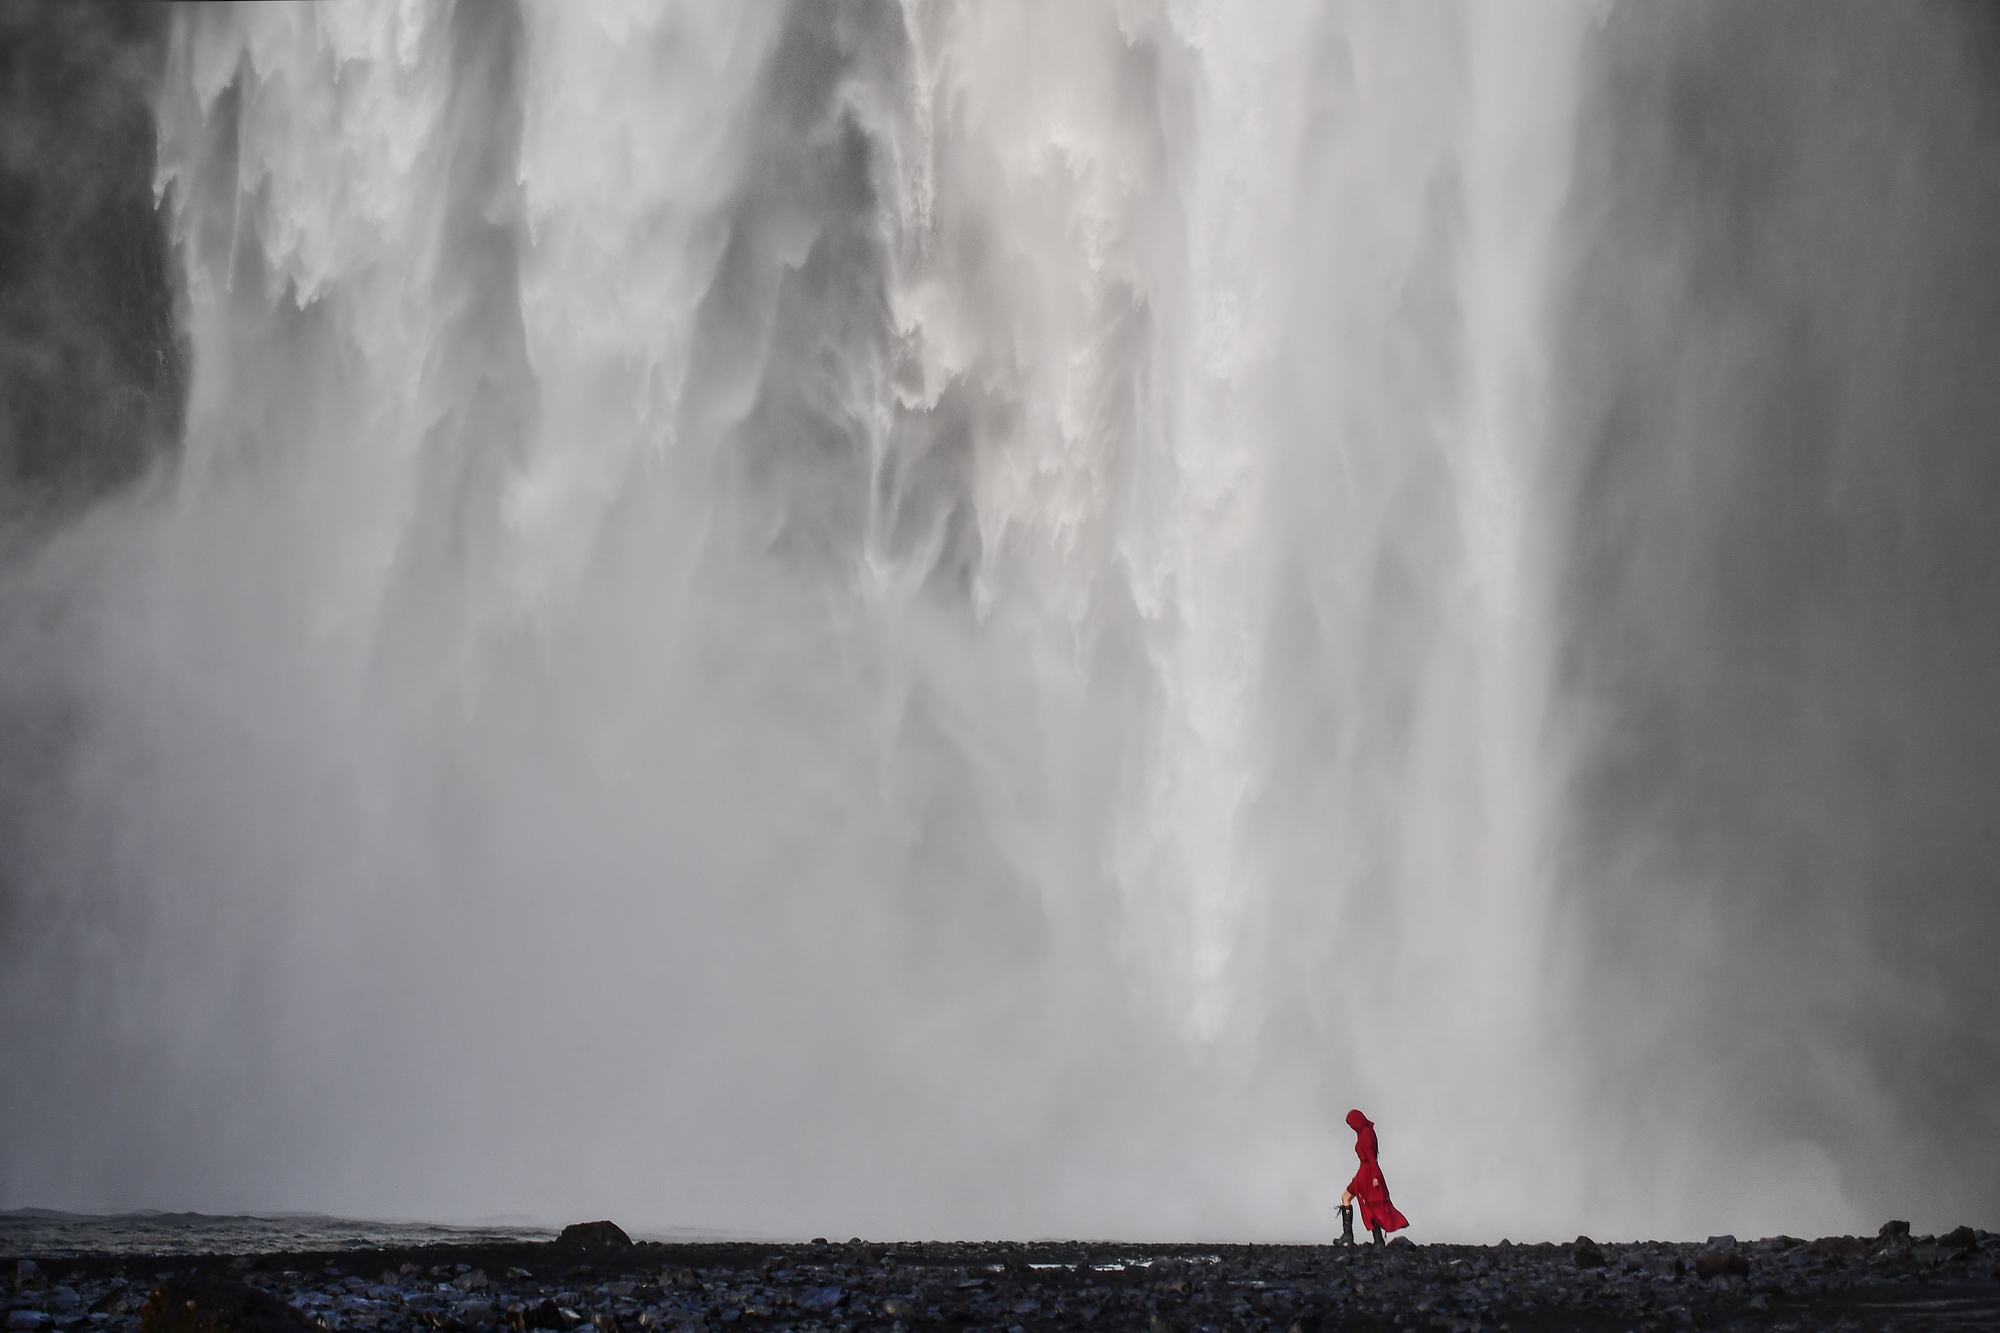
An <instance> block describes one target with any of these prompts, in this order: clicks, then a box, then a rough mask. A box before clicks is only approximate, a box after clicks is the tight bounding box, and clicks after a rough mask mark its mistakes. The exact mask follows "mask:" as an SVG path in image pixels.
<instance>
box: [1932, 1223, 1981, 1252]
mask: <svg viewBox="0 0 2000 1333" xmlns="http://www.w3.org/2000/svg"><path fill="white" fill-rule="evenodd" d="M1938 1244H1940V1245H1942V1246H1944V1247H1945V1248H1946V1249H1948V1250H1961V1251H1963V1250H1976V1249H1978V1248H1979V1235H1978V1233H1977V1232H1975V1231H1974V1230H1973V1229H1972V1228H1971V1227H1954V1228H1952V1229H1951V1230H1950V1231H1947V1232H1945V1233H1944V1234H1943V1235H1942V1236H1939V1237H1938Z"/></svg>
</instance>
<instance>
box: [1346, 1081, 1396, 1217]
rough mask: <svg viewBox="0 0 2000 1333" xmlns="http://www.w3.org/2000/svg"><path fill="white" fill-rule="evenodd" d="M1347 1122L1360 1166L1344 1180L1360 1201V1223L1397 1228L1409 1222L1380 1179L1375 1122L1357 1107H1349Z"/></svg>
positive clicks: (1380, 1169)
mask: <svg viewBox="0 0 2000 1333" xmlns="http://www.w3.org/2000/svg"><path fill="white" fill-rule="evenodd" d="M1347 1124H1348V1126H1349V1128H1351V1129H1353V1131H1354V1155H1355V1156H1356V1157H1359V1158H1360V1159H1361V1169H1360V1170H1359V1171H1356V1172H1355V1173H1354V1179H1353V1180H1350V1181H1349V1182H1347V1192H1348V1193H1349V1194H1352V1195H1353V1196H1354V1198H1355V1200H1356V1201H1357V1202H1358V1203H1360V1205H1361V1225H1362V1226H1364V1227H1368V1228H1370V1229H1373V1228H1375V1227H1381V1228H1382V1229H1383V1230H1384V1231H1401V1230H1402V1229H1403V1228H1404V1227H1406V1226H1408V1225H1410V1219H1409V1218H1407V1217H1404V1216H1403V1215H1402V1214H1401V1213H1399V1212H1397V1211H1396V1205H1395V1204H1393V1203H1391V1202H1389V1186H1388V1184H1387V1182H1385V1181H1384V1180H1383V1179H1382V1168H1381V1167H1380V1166H1377V1165H1376V1164H1375V1152H1376V1147H1375V1122H1374V1121H1372V1120H1370V1119H1369V1118H1368V1117H1367V1116H1365V1115H1363V1114H1361V1112H1359V1111H1349V1112H1348V1113H1347Z"/></svg>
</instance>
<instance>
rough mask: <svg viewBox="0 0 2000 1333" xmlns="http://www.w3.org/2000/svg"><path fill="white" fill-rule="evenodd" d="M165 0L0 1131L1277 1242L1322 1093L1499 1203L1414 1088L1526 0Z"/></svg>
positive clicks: (1427, 1083) (1487, 1138)
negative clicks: (138, 391)
mask: <svg viewBox="0 0 2000 1333" xmlns="http://www.w3.org/2000/svg"><path fill="white" fill-rule="evenodd" d="M177 22H178V27H177V31H176V36H175V42H174V55H173V65H172V75H171V78H170V81H169V88H168V91H167V93H166V95H165V97H164V99H163V103H162V107H161V113H160V115H161V136H162V139H161V143H162V164H163V165H162V188H163V189H167V190H169V191H170V192H171V194H170V198H171V203H172V208H173V210H174V217H175V219H176V222H175V225H176V228H177V234H178V236H179V238H180V244H181V256H182V259H183V262H184V263H185V266H186V284H187V298H186V312H185V324H186V328H187V331H188V333H189V335H190V337H191V339H192V345H193V352H194V366H195V378H194V389H193V398H192V403H191V407H190V424H189V428H188V442H187V450H186V455H185V460H184V462H183V464H182V465H181V467H180V469H179V470H178V472H177V473H176V474H175V475H174V476H172V477H171V478H168V479H165V480H163V481H162V482H161V484H160V485H159V486H158V487H156V488H155V489H154V490H153V491H151V492H149V493H147V494H145V495H143V496H141V497H139V498H137V499H135V500H133V501H132V502H130V503H128V504H124V505H122V506H120V507H118V508H116V509H114V510H111V511H108V512H106V513H104V514H102V515H100V516H99V517H97V518H96V519H94V520H93V522H92V524H91V525H90V526H88V527H87V528H86V529H85V530H82V531H79V532H76V533H73V534H70V535H69V537H68V538H66V540H65V542H64V543H63V544H62V546H61V547H60V549H58V550H56V551H55V552H54V553H52V554H51V555H49V556H48V557H47V558H46V559H45V560H44V562H43V565H44V566H45V567H44V568H43V569H41V570H40V571H38V573H37V577H38V578H39V579H41V580H43V581H44V582H45V583H48V584H50V585H52V586H53V585H56V584H60V585H62V586H63V587H66V588H69V587H86V588H88V589H89V590H90V596H89V598H87V599H85V600H86V602H87V604H88V605H90V606H91V607H93V608H94V610H93V612H92V614H90V615H88V616H86V617H84V618H83V621H82V623H81V624H80V625H79V626H78V627H75V628H73V629H72V630H71V631H69V633H71V635H72V636H73V637H72V639H70V640H65V645H64V647H63V648H62V650H61V652H60V653H59V652H57V650H56V649H54V648H51V649H49V650H48V662H47V664H46V670H47V672H48V674H49V676H50V678H51V685H50V688H51V689H55V688H57V687H58V685H60V688H61V689H64V690H68V691H71V692H73V693H74V695H75V697H77V698H78V699H80V700H81V701H82V702H81V704H80V705H79V707H80V708H81V709H82V710H83V712H84V713H85V714H87V715H88V716H89V717H90V718H91V719H92V725H91V726H90V728H89V729H88V731H87V732H86V733H85V734H84V736H83V738H82V739H81V740H80V741H79V742H78V743H77V746H76V755H77V758H76V760H75V762H74V764H73V766H72V768H71V769H70V770H69V771H68V773H67V777H66V781H67V783H68V787H67V791H68V800H69V805H68V807H66V808H67V809H68V811H69V814H68V816H67V818H66V820H65V821H64V822H62V823H61V824H60V826H52V827H51V828H50V829H49V830H48V831H47V833H46V835H45V837H44V839H43V842H42V843H41V844H40V845H38V846H37V847H36V848H35V849H34V853H35V856H36V857H37V858H39V859H38V862H37V864H38V865H40V866H42V867H43V870H42V872H41V873H40V874H39V877H38V878H37V879H36V881H35V882H36V883H37V884H39V885H41V886H42V887H41V889H40V890H38V891H39V892H41V893H42V894H43V897H44V900H45V901H44V902H43V904H42V905H43V907H44V909H45V911H46V913H47V915H48V917H49V919H51V920H77V919H81V918H82V917H84V916H89V918H90V919H91V920H92V921H93V922H95V923H96V924H95V925H94V926H93V927H92V929H91V930H90V931H83V930H77V931H72V932H71V933H70V934H67V935H64V934H61V933H60V932H55V931H51V933H50V934H49V936H48V938H47V940H46V941H45V942H44V943H45V947H44V949H43V951H42V954H41V958H42V965H41V966H39V967H37V968H35V969H30V970H29V971H28V973H27V974H26V979H24V980H19V981H17V982H16V983H14V984H15V990H14V991H13V992H11V993H12V994H13V996H14V997H15V998H14V1001H13V1002H14V1003H15V1004H19V1005H34V1006H38V1008H37V1012H48V1013H58V1012H60V1013H68V1014H71V1015H74V1016H75V1018H74V1021H75V1022H76V1023H78V1024H82V1023H85V1022H89V1023H92V1024H97V1025H104V1026H106V1027H107V1028H108V1029H110V1030H115V1031H117V1032H119V1033H121V1034H122V1037H121V1042H122V1044H121V1046H120V1052H119V1054H118V1056H117V1058H116V1059H115V1060H112V1061H110V1062H109V1065H108V1066H97V1065H93V1066H92V1067H88V1068H86V1067H83V1066H82V1065H81V1064H80V1063H79V1062H77V1061H75V1060H74V1059H65V1058H64V1057H63V1056H62V1054H61V1048H60V1043H59V1042H53V1043H52V1044H51V1045H50V1046H49V1048H48V1050H47V1051H45V1052H44V1053H43V1054H42V1055H40V1056H38V1057H37V1060H38V1061H39V1063H38V1064H37V1066H36V1070H37V1077H38V1080H39V1082H38V1084H37V1086H38V1087H40V1088H42V1089H45V1090H47V1091H49V1092H51V1093H52V1094H54V1097H53V1099H52V1100H51V1102H50V1103H49V1105H51V1106H69V1107H86V1108H89V1109H87V1110H86V1111H84V1112H82V1113H81V1114H75V1115H70V1114H64V1115H61V1116H58V1115H57V1114H55V1113H54V1112H53V1111H51V1112H48V1113H44V1114H41V1115H40V1116H39V1117H38V1116H36V1115H34V1114H31V1113H30V1112H29V1111H25V1110H23V1111H21V1112H20V1113H19V1114H17V1115H15V1116H14V1122H15V1123H19V1124H24V1125H27V1126H29V1132H30V1133H31V1134H32V1135H33V1136H34V1142H35V1143H36V1145H37V1150H36V1152H35V1153H34V1154H33V1155H32V1156H19V1155H11V1156H10V1157H9V1159H8V1161H7V1171H8V1173H9V1174H8V1175H7V1177H6V1178H5V1180H4V1181H0V1185H4V1187H5V1192H6V1193H7V1195H8V1196H9V1197H12V1196H16V1195H19V1196H23V1197H25V1196H27V1195H30V1194H32V1195H34V1196H35V1198H36V1199H37V1201H43V1202H57V1203H88V1204H96V1205H102V1204H111V1205H137V1204H149V1203H173V1204H178V1205H185V1206H196V1207H225V1206H227V1207H258V1206H264V1207H270V1206H311V1207H316V1208H323V1209H330V1210H336V1211H344V1212H350V1213H372V1214H377V1215H380V1214H400V1215H405V1216H409V1215H422V1216H427V1217H432V1218H450V1217H465V1216H477V1215H483V1214H492V1213H496V1212H514V1213H520V1212H530V1213H535V1214H538V1215H542V1216H545V1217H550V1218H556V1219H561V1218H565V1217H567V1216H568V1215H569V1214H571V1213H573V1212H578V1211H579V1210H581V1211H587V1212H590V1213H592V1214H593V1215H596V1214H599V1213H604V1212H611V1213H616V1214H619V1215H621V1216H624V1217H627V1218H629V1219H631V1220H633V1221H635V1222H639V1223H646V1222H652V1223H655V1224H660V1225H670V1224H671V1225H711V1226H721V1227H740V1228H751V1229H766V1230H772V1231H778V1232H785V1233H801V1234H809V1233H810V1232H812V1231H815V1230H825V1231H829V1232H831V1231H839V1232H841V1233H842V1234H845V1233H846V1232H847V1231H850V1230H852V1231H866V1232H871V1233H873V1234H919V1233H936V1232H957V1233H986V1234H992V1233H996V1232H997V1233H1002V1234H1005V1233H1009V1232H1039V1233H1067V1234H1125V1235H1145V1234H1160V1233H1179V1234H1186V1233H1190V1232H1201V1233H1208V1234H1216V1233H1228V1234H1237V1235H1252V1236H1265V1235H1289V1236H1311V1235H1323V1234H1326V1233H1327V1232H1328V1230H1329V1229H1330V1228H1331V1226H1332V1218H1333V1203H1334V1200H1335V1198H1336V1197H1337V1195H1338V1184H1339V1182H1340V1181H1341V1180H1342V1179H1343V1178H1344V1176H1345V1174H1346V1171H1345V1168H1346V1166H1348V1165H1351V1159H1350V1158H1349V1157H1348V1142H1347V1135H1346V1133H1345V1130H1344V1127H1342V1126H1341V1124H1340V1113H1341V1112H1342V1111H1344V1110H1345V1108H1346V1107H1347V1106H1348V1105H1350V1104H1362V1105H1365V1106H1368V1107H1369V1108H1370V1109H1371V1112H1372V1113H1375V1114H1376V1115H1377V1117H1378V1119H1381V1120H1383V1121H1384V1123H1385V1126H1393V1127H1394V1128H1393V1129H1385V1134H1386V1135H1387V1136H1388V1140H1389V1142H1390V1143H1391V1145H1392V1148H1393V1150H1394V1153H1395V1160H1396V1162H1397V1169H1398V1172H1399V1175H1398V1183H1399V1197H1402V1198H1406V1199H1407V1201H1408V1202H1407V1204H1406V1210H1407V1211H1409V1212H1411V1213H1412V1214H1413V1215H1415V1216H1417V1217H1419V1218H1421V1219H1423V1220H1424V1223H1425V1225H1426V1228H1427V1230H1429V1232H1430V1234H1432V1235H1434V1236H1435V1235H1442V1234H1459V1235H1480V1234H1485V1233H1486V1232H1488V1231H1491V1230H1497V1229H1498V1228H1499V1227H1500V1226H1501V1225H1502V1221H1501V1219H1502V1218H1503V1217H1504V1218H1506V1219H1509V1220H1508V1222H1507V1223H1506V1225H1508V1226H1510V1227H1512V1228H1513V1229H1515V1234H1520V1230H1521V1229H1522V1228H1524V1227H1531V1226H1533V1225H1534V1223H1535V1218H1536V1217H1537V1216H1539V1217H1542V1218H1545V1219H1547V1220H1548V1223H1549V1224H1550V1225H1553V1226H1561V1225H1564V1224H1565V1223H1566V1222H1567V1221H1568V1219H1569V1216H1570V1215H1569V1214H1567V1213H1565V1212H1564V1207H1565V1204H1566V1202H1567V1201H1568V1200H1569V1198H1570V1197H1571V1196H1570V1194H1569V1193H1568V1191H1569V1190H1570V1188H1571V1186H1572V1185H1573V1183H1574V1182H1573V1181H1571V1180H1568V1179H1566V1178H1562V1177H1561V1175H1560V1172H1561V1168H1559V1167H1552V1166H1551V1165H1550V1164H1549V1162H1548V1161H1541V1162H1536V1161H1535V1160H1534V1158H1535V1156H1536V1152H1535V1150H1536V1149H1537V1148H1538V1147H1543V1148H1548V1149H1550V1151H1551V1153H1553V1149H1554V1144H1555V1142H1556V1136H1557V1135H1559V1134H1560V1133H1561V1132H1562V1124H1563V1123H1564V1121H1563V1109H1564V1108H1562V1107H1560V1106H1558V1107H1556V1108H1554V1110H1553V1111H1552V1110H1551V1108H1550V1107H1549V1106H1548V1105H1546V1104H1544V1103H1539V1102H1537V1103H1531V1102H1529V1101H1527V1100H1526V1099H1525V1098H1522V1097H1516V1098H1513V1099H1512V1100H1511V1101H1509V1100H1507V1099H1504V1098H1503V1099H1495V1098H1492V1097H1490V1096H1487V1095H1486V1094H1490V1093H1493V1092H1496V1091H1513V1090H1520V1089H1524V1088H1525V1087H1527V1086H1529V1085H1530V1084H1532V1085H1533V1086H1534V1087H1535V1088H1537V1089H1538V1090H1539V1093H1538V1095H1541V1096H1548V1095H1556V1096H1559V1095H1560V1091H1559V1090H1560V1089H1561V1088H1562V1087H1563V1086H1564V1083H1563V1069H1562V1066H1561V1064H1560V1062H1559V1060H1558V1058H1557V1055H1556V1054H1555V1051H1556V1047H1555V1045H1554V1043H1551V1042H1548V1041H1545V1040H1544V1039H1543V1037H1541V1036H1540V1035H1538V1034H1539V1031H1540V1028H1541V1019H1542V1007H1543V1005H1544V1004H1545V1002H1546V1001H1547V1000H1548V998H1549V994H1548V991H1547V989H1546V988H1545V986H1544V985H1543V978H1544V977H1545V976H1546V975H1547V974H1548V969H1549V967H1550V966H1552V964H1548V963H1546V962H1545V960H1544V959H1543V958H1542V956H1541V950H1542V948H1543V940H1544V931H1545V927H1546V924H1547V920H1548V904H1547V896H1546V892H1545V885H1544V879H1545V875H1546V869H1545V866H1544V863H1543V860H1542V856H1543V852H1544V850H1545V849H1544V847H1543V845H1542V839H1543V836H1544V828H1545V825H1546V822H1547V811H1546V810H1545V808H1544V805H1545V802H1546V801H1547V800H1548V799H1549V794H1550V792H1551V791H1552V790H1553V789H1554V786H1555V784H1556V782H1557V780H1558V777H1559V769H1560V758H1561V756H1560V749H1559V747H1558V746H1556V745H1555V744H1554V742H1553V740H1552V738H1551V737H1550V736H1549V735H1548V733H1547V727H1546V725H1545V713H1544V703H1545V696H1546V693H1547V689H1548V682H1547V665H1546V660H1545V659H1546V655H1547V652H1548V633H1549V632H1548V629H1547V615H1546V608H1545V606H1544V598H1545V596H1546V591H1545V590H1546V587H1547V576H1546V573H1545V570H1544V553H1543V552H1542V551H1541V550H1540V549H1539V548H1538V546H1537V544H1536V542H1535V539H1534V535H1535V533H1536V531H1537V530H1538V524H1537V518H1538V516H1537V514H1536V511H1535V499H1536V478H1537V469H1538V466H1539V463H1540V450H1541V448H1542V439H1541V431H1542V423H1543V418H1544V399H1545V395H1546V374H1547V370H1546V366H1545V365H1544V362H1543V356H1544V351H1543V349H1544V345H1545V338H1544V330H1543V327H1542V325H1543V319H1544V309H1543V306H1544V301H1545V293H1546V291H1547V290H1548V287H1549V284H1550V267H1551V264H1550V253H1549V249H1550V238H1551V236H1552V235H1553V232H1554V227H1555V221H1556V217H1557V214H1558V211H1559V209H1560V207H1561V205H1562V202H1563V199H1564V194H1565V190H1566V188H1567V168H1568V153H1569V145H1570V139H1571V129H1570V122H1571V120H1572V119H1573V107H1572V100H1573V87H1574V83H1575V78H1574V69H1573V66H1574V63H1575V60H1576V42H1577V39H1578V36H1579V34H1580V31H1581V28H1582V25H1583V22H1584V20H1583V17H1582V14H1581V11H1580V10H1576V9H1572V8H1571V7H1568V6H1562V5H1554V4H1552V5H1549V6H1546V7H1539V6H1537V7H1531V8H1519V7H1512V6H1510V7H1509V8H1508V9H1507V10H1506V11H1505V16H1504V18H1503V17H1502V15H1501V13H1500V11H1499V10H1497V9H1496V8H1470V7H1467V6H1463V5H1458V4H1434V3H1411V4H1398V5H1394V6H1383V5H1372V4H1371V5H1352V6H1349V5H1341V4H1307V3H1303V2H1294V0H1263V2H1262V3H1258V4H1255V5H1245V4H1242V3H1235V2H1231V3H1221V2H1220V0H1216V2H1214V3H1196V2H1195V0H1185V2H1175V0H1161V2H1160V3H1150V4H1148V3H1138V2H1136V0H1134V2H1120V0H1090V2H1084V0H1077V2H1074V3H1064V4H1018V5H1017V4H971V3H966V4H948V3H937V4H928V3H921V2H920V0H906V2H905V3H904V4H903V5H902V6H901V7H900V8H898V7H896V6H894V5H892V4H888V3H868V2H867V0H852V2H851V3H848V2H843V3H827V4H819V3H800V4H797V5H793V6H784V5H780V4H776V3H757V4H747V5H746V4H739V3H719V2H718V3H693V2H686V3H668V2H667V0H658V2H657V3H641V2H640V0H625V2H623V3H612V2H610V0H607V2H606V3H599V4H583V3H571V2H570V0H564V2H563V3H553V2H552V3H548V4H542V5H530V6H526V7H524V8H516V7H515V6H514V5H512V4H470V3H459V4H457V5H452V4H448V3H433V4H422V3H378V4H356V5H343V6H292V5H262V6H246V7H241V8H232V9H228V10H206V9H204V10H188V11H183V12H181V13H180V14H179V15H178V19H177ZM73 662H81V663H82V668H81V670H80V671H76V672H71V671H69V670H68V669H67V667H66V666H65V665H63V664H66V663H73ZM58 678H59V679H58ZM85 884H88V885H90V886H91V887H90V889H89V892H91V893H92V894H97V895H100V896H101V897H102V899H103V901H102V902H100V903H98V904H97V905H96V906H94V907H93V908H92V909H91V913H79V912H78V911H77V910H76V909H75V907H74V905H73V904H71V905H70V906H67V907H66V906H65V902H66V901H67V900H65V899H64V897H63V895H65V894H76V893H82V892H84V889H83V888H82V887H80V886H82V885H85ZM111 960H115V966H114V965H113V961H111ZM23 997H25V998H23ZM113 1080H116V1086H118V1087H119V1088H121V1089H122V1090H123V1091H122V1095H121V1096H119V1097H117V1098H115V1099H113V1098H108V1097H106V1096H105V1093H106V1090H107V1089H108V1088H110V1087H111V1086H113V1082H112V1081H113ZM1551 1089H1554V1090H1556V1091H1555V1093H1553V1094H1551V1092H1550V1090H1551ZM11 1113H12V1112H11V1111H10V1114H11ZM105 1144H113V1145H117V1146H116V1148H115V1150H112V1151H106V1150H105V1148H104V1145H105ZM1503 1146H1505V1147H1506V1151H1504V1152H1503V1151H1501V1149H1502V1147H1503ZM1531 1178H1532V1179H1533V1181H1534V1182H1535V1187H1534V1191H1533V1194H1532V1196H1531V1200H1530V1201H1529V1202H1525V1203H1524V1196H1523V1194H1522V1191H1523V1190H1524V1189H1525V1187H1526V1186H1527V1185H1528V1182H1529V1181H1530V1179H1531ZM1524 1208H1527V1209H1529V1210H1530V1211H1532V1210H1535V1209H1539V1210H1542V1211H1541V1212H1540V1213H1539V1214H1535V1215H1534V1216H1527V1215H1524V1212H1523V1209H1524ZM1557 1219H1563V1220H1557ZM1572 1224H1573V1223H1572Z"/></svg>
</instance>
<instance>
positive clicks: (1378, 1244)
mask: <svg viewBox="0 0 2000 1333" xmlns="http://www.w3.org/2000/svg"><path fill="white" fill-rule="evenodd" d="M1368 1229H1369V1230H1370V1231H1372V1232H1374V1233H1375V1248H1376V1249H1378V1250H1379V1249H1381V1248H1382V1247H1383V1246H1384V1245H1387V1244H1388V1243H1389V1242H1388V1241H1386V1240H1383V1239H1382V1228H1381V1227H1370V1228H1368Z"/></svg>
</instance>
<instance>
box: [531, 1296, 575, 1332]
mask: <svg viewBox="0 0 2000 1333" xmlns="http://www.w3.org/2000/svg"><path fill="white" fill-rule="evenodd" d="M521 1321H522V1323H523V1325H524V1326H526V1327H528V1328H553V1329H564V1328H568V1327H569V1324H568V1323H567V1322H565V1321H564V1319H563V1313H562V1307H561V1306H559V1305H557V1304H556V1303H555V1302H554V1301H553V1300H549V1299H544V1300H543V1301H542V1303H541V1304H539V1305H531V1306H529V1307H528V1309H527V1310H526V1311H525V1312H523V1314H522V1316H521Z"/></svg>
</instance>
